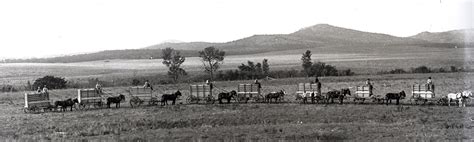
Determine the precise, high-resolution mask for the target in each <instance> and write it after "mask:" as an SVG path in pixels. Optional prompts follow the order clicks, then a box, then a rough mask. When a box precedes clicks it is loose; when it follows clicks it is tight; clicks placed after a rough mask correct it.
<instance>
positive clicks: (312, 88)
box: [296, 83, 324, 103]
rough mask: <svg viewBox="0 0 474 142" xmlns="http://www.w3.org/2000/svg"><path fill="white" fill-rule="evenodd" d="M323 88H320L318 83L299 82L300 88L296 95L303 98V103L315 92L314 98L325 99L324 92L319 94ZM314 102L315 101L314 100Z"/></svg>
mask: <svg viewBox="0 0 474 142" xmlns="http://www.w3.org/2000/svg"><path fill="white" fill-rule="evenodd" d="M319 92H321V90H318V84H312V83H299V84H298V90H297V91H296V96H297V98H298V99H302V100H303V103H306V102H307V100H308V98H310V99H312V98H311V94H313V93H314V97H315V98H314V99H317V100H318V101H319V100H324V96H323V95H322V94H319ZM312 102H313V101H312Z"/></svg>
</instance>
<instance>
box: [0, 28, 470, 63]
mask: <svg viewBox="0 0 474 142" xmlns="http://www.w3.org/2000/svg"><path fill="white" fill-rule="evenodd" d="M465 33H468V34H469V35H472V34H471V33H473V32H472V30H469V31H467V30H457V31H448V32H441V33H428V32H423V33H420V34H417V35H415V36H411V37H396V36H391V35H387V34H380V33H370V32H363V31H357V30H352V29H347V28H342V27H336V26H332V25H328V24H318V25H314V26H310V27H306V28H302V29H301V30H298V31H296V32H293V33H291V34H274V35H254V36H250V37H246V38H242V39H238V40H234V41H230V42H225V43H210V42H167V43H161V44H157V45H152V46H149V47H145V48H142V49H135V50H109V51H102V52H97V53H91V54H79V55H72V56H63V57H55V58H43V59H25V60H7V62H49V63H58V62H65V63H67V62H83V61H94V60H107V59H148V58H150V57H153V58H160V56H161V49H164V48H167V47H171V48H174V49H176V50H180V51H181V52H182V53H183V54H184V55H185V56H197V53H198V52H197V51H199V50H202V49H204V48H206V47H209V46H214V47H216V48H219V49H222V50H225V51H226V53H227V55H240V54H255V53H266V52H274V51H286V50H302V49H314V50H316V51H318V53H327V52H336V53H340V52H341V53H355V52H366V51H368V50H378V52H383V51H384V50H386V49H385V48H386V47H390V48H397V47H412V46H413V47H422V48H423V47H438V48H452V47H465V46H464V44H463V45H461V44H462V43H464V41H469V42H471V41H474V40H472V36H471V37H470V38H469V39H468V40H466V38H463V37H462V36H461V35H465Z"/></svg>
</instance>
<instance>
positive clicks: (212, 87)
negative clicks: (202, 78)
mask: <svg viewBox="0 0 474 142" xmlns="http://www.w3.org/2000/svg"><path fill="white" fill-rule="evenodd" d="M206 85H209V89H210V94H209V96H208V97H212V89H214V85H213V84H212V82H209V80H206Z"/></svg>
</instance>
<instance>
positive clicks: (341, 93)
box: [326, 88, 351, 104]
mask: <svg viewBox="0 0 474 142" xmlns="http://www.w3.org/2000/svg"><path fill="white" fill-rule="evenodd" d="M346 95H349V96H350V95H351V90H349V88H344V89H341V90H332V91H329V92H328V93H327V94H326V102H328V103H329V100H331V103H334V98H338V99H339V103H340V104H342V103H343V101H344V97H345V96H346Z"/></svg>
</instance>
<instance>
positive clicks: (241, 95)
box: [236, 94, 247, 103]
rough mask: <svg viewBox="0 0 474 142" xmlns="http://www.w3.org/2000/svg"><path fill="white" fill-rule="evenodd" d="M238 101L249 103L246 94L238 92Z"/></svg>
mask: <svg viewBox="0 0 474 142" xmlns="http://www.w3.org/2000/svg"><path fill="white" fill-rule="evenodd" d="M236 100H237V102H239V103H243V102H245V103H247V97H246V95H245V94H237V98H236Z"/></svg>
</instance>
